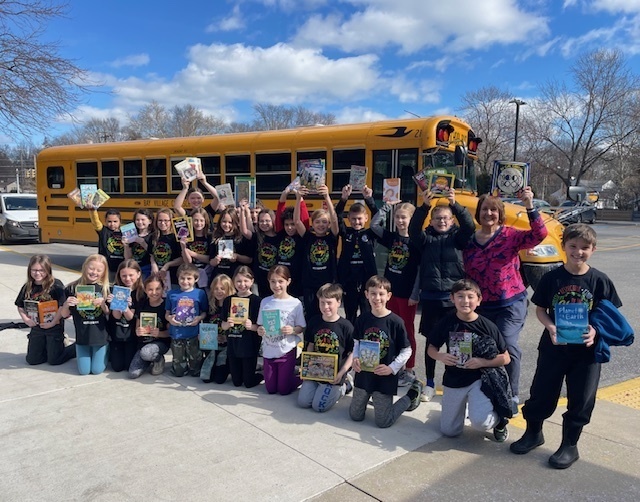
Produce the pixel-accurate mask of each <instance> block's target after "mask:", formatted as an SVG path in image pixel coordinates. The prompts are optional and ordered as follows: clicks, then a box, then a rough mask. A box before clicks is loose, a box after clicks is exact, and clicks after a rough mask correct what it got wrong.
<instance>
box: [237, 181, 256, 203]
mask: <svg viewBox="0 0 640 502" xmlns="http://www.w3.org/2000/svg"><path fill="white" fill-rule="evenodd" d="M234 183H235V189H234V193H235V197H236V198H235V201H236V206H240V202H241V201H243V200H246V201H247V202H248V203H249V207H256V179H255V178H246V177H245V178H240V177H238V178H235V180H234Z"/></svg>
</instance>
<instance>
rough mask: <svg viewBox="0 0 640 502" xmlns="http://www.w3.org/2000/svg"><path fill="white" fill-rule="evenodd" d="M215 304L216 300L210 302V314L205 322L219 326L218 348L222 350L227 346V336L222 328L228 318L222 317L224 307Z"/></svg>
mask: <svg viewBox="0 0 640 502" xmlns="http://www.w3.org/2000/svg"><path fill="white" fill-rule="evenodd" d="M215 302H216V300H215V299H214V300H213V301H212V302H209V313H208V314H207V317H205V321H204V322H206V323H210V324H217V325H218V347H220V348H222V347H226V346H227V335H226V334H225V333H223V331H222V327H221V326H222V321H226V320H227V319H228V317H227V318H223V317H222V307H218V306H217V305H216V304H215ZM223 303H224V300H223Z"/></svg>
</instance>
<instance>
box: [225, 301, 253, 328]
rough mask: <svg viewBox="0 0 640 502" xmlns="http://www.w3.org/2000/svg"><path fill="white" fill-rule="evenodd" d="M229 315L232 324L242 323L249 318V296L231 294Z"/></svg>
mask: <svg viewBox="0 0 640 502" xmlns="http://www.w3.org/2000/svg"><path fill="white" fill-rule="evenodd" d="M229 317H231V319H233V324H244V323H245V322H246V321H247V319H249V298H240V297H239V296H233V297H232V298H231V308H230V309H229Z"/></svg>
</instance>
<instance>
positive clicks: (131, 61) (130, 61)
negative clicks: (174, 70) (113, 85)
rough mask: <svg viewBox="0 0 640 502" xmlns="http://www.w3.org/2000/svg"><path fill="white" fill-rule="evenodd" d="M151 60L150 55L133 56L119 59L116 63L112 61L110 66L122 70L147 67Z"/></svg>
mask: <svg viewBox="0 0 640 502" xmlns="http://www.w3.org/2000/svg"><path fill="white" fill-rule="evenodd" d="M150 60H151V59H150V58H149V54H144V53H143V54H131V55H129V56H125V57H123V58H118V59H116V60H115V61H111V62H110V63H109V66H113V67H114V68H120V67H122V66H132V67H138V66H146V65H148V64H149V61H150Z"/></svg>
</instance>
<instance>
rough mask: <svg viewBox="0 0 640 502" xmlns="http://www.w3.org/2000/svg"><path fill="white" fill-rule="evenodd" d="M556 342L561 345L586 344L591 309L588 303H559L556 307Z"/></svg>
mask: <svg viewBox="0 0 640 502" xmlns="http://www.w3.org/2000/svg"><path fill="white" fill-rule="evenodd" d="M554 312H555V321H556V341H557V342H558V343H560V344H565V343H571V344H584V338H582V335H584V334H585V333H588V332H589V307H588V306H587V304H586V303H557V304H556V306H555V307H554Z"/></svg>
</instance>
